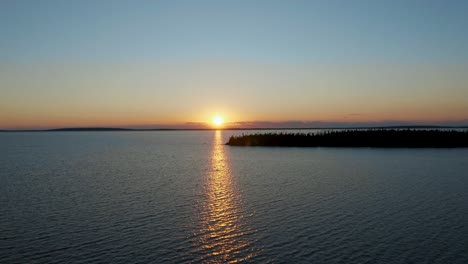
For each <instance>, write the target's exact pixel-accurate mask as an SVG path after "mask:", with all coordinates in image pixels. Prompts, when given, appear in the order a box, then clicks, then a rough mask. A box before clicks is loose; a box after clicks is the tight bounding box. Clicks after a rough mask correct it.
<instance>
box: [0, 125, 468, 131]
mask: <svg viewBox="0 0 468 264" xmlns="http://www.w3.org/2000/svg"><path fill="white" fill-rule="evenodd" d="M389 128H468V125H461V126H447V125H394V126H392V125H390V126H335V127H225V128H222V127H220V128H124V127H61V128H51V129H0V132H87V131H89V132H112V131H113V132H125V131H129V132H131V131H141V132H144V131H210V130H213V131H215V130H312V129H389Z"/></svg>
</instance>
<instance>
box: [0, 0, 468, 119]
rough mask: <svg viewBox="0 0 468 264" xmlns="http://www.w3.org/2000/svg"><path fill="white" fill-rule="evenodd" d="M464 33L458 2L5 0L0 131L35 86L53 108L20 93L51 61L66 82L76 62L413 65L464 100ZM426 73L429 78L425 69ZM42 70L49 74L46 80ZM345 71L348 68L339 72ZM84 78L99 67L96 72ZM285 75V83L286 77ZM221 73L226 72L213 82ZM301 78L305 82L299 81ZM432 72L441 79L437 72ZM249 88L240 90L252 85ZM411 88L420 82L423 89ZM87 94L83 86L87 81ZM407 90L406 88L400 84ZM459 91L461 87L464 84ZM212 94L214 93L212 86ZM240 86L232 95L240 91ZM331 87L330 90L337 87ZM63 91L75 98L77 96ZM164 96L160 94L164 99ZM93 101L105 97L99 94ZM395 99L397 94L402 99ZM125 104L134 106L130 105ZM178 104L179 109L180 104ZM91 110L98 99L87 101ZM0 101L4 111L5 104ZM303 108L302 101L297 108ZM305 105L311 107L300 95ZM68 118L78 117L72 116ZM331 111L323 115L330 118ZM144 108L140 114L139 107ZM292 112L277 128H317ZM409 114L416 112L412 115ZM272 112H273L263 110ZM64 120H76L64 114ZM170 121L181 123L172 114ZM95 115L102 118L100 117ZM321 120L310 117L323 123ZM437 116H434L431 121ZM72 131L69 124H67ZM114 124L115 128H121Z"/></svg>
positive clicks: (466, 14) (464, 7)
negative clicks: (289, 123)
mask: <svg viewBox="0 0 468 264" xmlns="http://www.w3.org/2000/svg"><path fill="white" fill-rule="evenodd" d="M467 32H468V1H429V0H426V1H378V0H373V1H371V0H369V1H344V0H343V1H330V0H327V1H294V0H292V1H276V0H270V1H253V0H249V1H190V0H187V1H174V0H171V1H99V0H97V1H85V0H80V1H66V0H63V1H47V0H41V1H22V0H16V1H13V0H5V1H1V2H0V67H1V68H0V70H2V72H0V74H1V73H3V75H7V74H8V75H9V76H17V78H16V77H15V78H16V79H15V78H13V77H10V79H11V80H7V81H5V80H4V81H0V85H1V86H0V89H1V90H0V91H2V90H3V91H2V92H3V93H4V94H6V95H8V96H9V97H11V98H10V99H11V100H18V101H17V103H15V104H14V103H11V100H10V99H8V98H7V99H8V100H9V101H10V103H9V105H10V106H9V108H7V109H3V110H4V112H8V113H9V114H8V116H6V115H7V114H3V116H0V118H1V119H0V122H3V123H4V124H6V123H8V124H10V123H14V122H13V121H14V120H24V121H22V122H20V123H21V125H22V126H27V124H26V123H25V122H27V120H29V119H27V118H26V117H24V116H26V115H28V113H26V112H25V111H26V110H25V111H23V112H22V114H20V113H19V112H17V111H16V110H15V109H14V108H15V107H19V106H18V105H19V104H21V103H20V101H22V100H21V99H23V97H22V96H26V95H24V93H32V94H34V92H32V91H33V90H35V91H36V93H37V90H38V89H39V90H41V91H42V93H43V94H45V95H50V96H49V97H47V98H49V99H47V98H46V97H45V98H44V100H50V105H51V106H47V107H49V108H50V107H53V104H54V100H57V97H54V96H55V95H56V93H55V92H54V91H52V90H50V88H49V87H50V86H51V85H50V84H49V83H48V82H45V81H44V82H38V85H36V86H34V85H31V83H35V82H36V79H35V78H36V77H34V76H35V74H36V75H37V71H38V70H40V71H41V76H48V77H50V78H54V76H55V75H54V72H56V71H57V69H55V70H54V69H53V67H57V66H56V65H57V64H59V65H61V66H60V67H59V68H60V70H64V71H66V70H67V69H68V73H67V74H70V75H73V72H75V73H76V71H77V69H76V67H77V66H76V65H80V66H79V67H84V68H93V67H98V66H96V65H100V66H99V67H104V68H105V67H114V66H115V65H120V66H122V65H125V67H127V66H128V65H132V66H131V67H136V68H138V66H135V65H156V64H157V65H158V66H157V67H162V66H161V65H163V66H164V65H187V64H188V65H191V66H190V67H188V69H185V71H184V70H180V69H177V70H174V71H173V72H172V74H173V75H177V73H180V74H181V75H184V76H185V75H187V74H189V75H190V73H193V72H194V70H193V69H194V68H195V69H198V66H197V64H198V63H202V64H204V65H205V66H204V67H205V68H204V70H205V71H208V72H209V71H210V70H213V71H215V70H218V68H217V67H218V66H216V67H215V68H210V67H214V66H206V64H210V63H214V64H216V65H218V64H219V63H221V64H223V65H225V64H228V66H226V67H224V71H225V72H229V71H231V70H232V67H234V68H236V70H233V71H234V72H236V73H238V72H239V71H242V68H247V69H250V68H253V69H254V70H255V69H258V65H275V67H277V68H278V67H279V68H281V67H287V68H288V67H289V68H288V70H291V69H294V68H297V67H300V68H301V69H304V67H305V68H307V67H313V68H317V67H319V68H320V67H321V65H326V67H343V66H346V67H349V68H351V69H352V68H354V65H358V67H359V65H361V66H362V65H364V66H365V67H368V66H369V65H384V66H385V67H384V68H385V69H386V70H385V71H388V69H389V68H390V69H391V68H392V67H397V68H398V69H399V70H398V71H401V72H403V73H401V74H404V70H401V69H402V68H405V67H408V65H416V66H414V67H416V68H412V69H413V70H415V71H418V69H419V68H418V67H423V69H422V70H421V71H422V72H428V73H431V72H432V71H433V69H432V68H434V67H435V68H437V69H438V68H444V66H446V65H448V66H449V67H452V68H453V67H455V72H459V74H458V75H457V76H455V77H453V78H452V77H450V82H449V83H448V84H451V83H452V81H453V82H454V83H456V84H457V85H454V86H456V87H450V85H449V87H445V89H447V91H448V93H449V94H450V92H451V91H452V94H456V95H457V96H459V95H464V93H463V91H460V89H461V88H460V86H464V85H466V84H467V83H466V79H463V75H464V74H463V72H466V69H467V67H466V65H467V62H468V48H467V47H468V33H467ZM50 65H55V66H50ZM83 65H84V66H83ZM232 65H235V66H232ZM239 65H241V66H239ZM256 65H257V66H256ZM421 65H422V66H421ZM427 67H429V68H431V69H430V70H427ZM238 68H241V70H239V69H238ZM47 69H49V70H48V71H47ZM262 69H263V67H262ZM437 69H436V70H435V71H437ZM288 70H286V72H287V71H288ZM44 71H45V72H44ZM345 71H349V69H348V70H345ZM95 72H98V70H97V69H96V71H95ZM113 72H114V71H110V72H107V73H103V74H102V75H101V76H99V78H101V79H106V78H111V76H112V73H113ZM117 72H118V71H117ZM278 72H279V73H278ZM314 72H317V71H314ZM319 72H320V71H319ZM460 72H461V73H460ZM90 74H91V73H89V72H88V73H86V72H85V73H82V75H80V76H78V75H76V74H75V75H74V76H72V77H70V78H71V79H73V80H75V81H79V80H81V79H89V78H88V77H89V75H90ZM243 74H245V72H244V73H243ZM276 74H280V75H281V74H282V71H281V70H278V69H276V70H273V71H268V74H266V75H268V76H270V77H271V76H273V77H274V76H275V75H276ZM284 74H285V76H286V75H287V73H284ZM340 74H342V73H341V71H340V70H336V72H335V75H334V76H332V77H330V78H338V79H339V78H340ZM20 75H23V76H24V78H26V79H28V78H29V79H30V81H29V82H28V83H29V84H24V83H21V82H20V84H21V89H22V90H21V91H22V92H21V93H23V94H20V92H18V91H15V90H14V89H13V88H11V87H13V86H15V85H13V84H12V83H16V84H18V82H17V81H18V80H17V79H18V78H20V77H18V76H20ZM151 75H152V74H151V73H148V74H147V75H145V76H138V78H141V79H145V80H151V78H153V77H151ZM225 75H227V74H226V73H225V74H224V75H223V74H221V75H220V76H225ZM241 75H242V74H241ZM304 75H307V74H306V73H304ZM397 75H398V74H397ZM442 75H443V76H446V74H442ZM171 76H172V75H171ZM236 76H237V75H236ZM375 76H380V75H379V74H377V75H373V76H371V77H370V78H369V80H370V79H373V78H376V77H375ZM398 76H399V75H398ZM270 77H268V78H270ZM80 78H81V79H80ZM135 78H137V77H135ZM171 78H176V77H171ZM236 78H237V77H236ZM258 78H260V77H258ZM289 78H292V79H294V78H295V77H294V76H293V75H290V77H289ZM441 78H443V77H441ZM460 78H461V79H460ZM273 79H274V78H273ZM273 79H272V80H273ZM228 81H232V80H228V79H226V80H224V81H223V80H218V82H221V83H222V82H228ZM255 81H257V82H258V81H259V80H258V79H257V80H255ZM255 81H254V82H250V84H252V83H255ZM363 81H364V82H366V83H368V82H369V81H368V79H365V80H363V79H362V78H361V79H360V81H359V82H356V85H355V86H356V87H354V88H348V87H345V84H344V83H343V84H342V89H344V90H346V89H354V90H353V91H349V90H347V91H348V92H349V93H354V92H356V93H359V92H362V93H364V92H363V91H361V90H359V88H357V86H359V85H360V83H362V82H363ZM409 81H410V82H411V81H412V80H409ZM103 82H104V84H103ZM129 82H130V81H129ZM205 82H208V81H205ZM272 82H274V81H272ZM421 83H422V84H421V85H424V82H421ZM388 84H389V85H387V86H386V87H387V88H388V87H389V86H391V85H393V84H392V83H391V82H390V83H388ZM18 85H19V84H18ZM28 85H29V88H28V87H27V86H28ZM87 85H92V84H90V83H88V84H87ZM99 85H100V86H111V85H112V82H111V81H109V82H107V83H106V82H105V81H101V83H99ZM395 85H399V86H398V87H396V89H397V90H399V91H402V90H404V86H405V85H406V83H403V84H401V83H400V84H395ZM62 86H63V89H65V90H66V89H70V90H71V89H79V86H76V85H73V86H70V87H69V88H67V85H62ZM337 86H339V85H337ZM351 86H352V85H351ZM177 87H178V89H179V93H181V94H182V93H197V92H198V90H197V88H196V87H191V88H187V87H185V88H181V85H178V86H177ZM314 87H316V86H314ZM407 88H408V89H412V88H411V87H407ZM465 88H466V89H468V87H467V86H465ZM97 89H100V88H97ZM109 89H111V88H109ZM119 89H120V90H119ZM119 89H116V92H117V93H118V92H119V91H121V90H124V88H119ZM128 89H130V87H128ZM132 89H134V87H132ZM148 89H150V88H148V87H147V88H145V89H142V90H141V91H140V94H141V96H142V98H143V97H144V94H145V93H146V92H147V91H148ZM213 89H215V88H213ZM218 89H222V88H219V87H218ZM239 89H240V90H241V91H242V88H239ZM249 89H250V88H249ZM253 89H255V88H253ZM259 89H262V88H259ZM274 89H280V88H274ZM284 89H286V88H284ZM287 89H290V90H292V91H293V92H292V94H294V93H295V91H296V92H297V93H298V94H299V93H300V92H301V91H309V90H310V89H311V88H310V87H308V86H307V85H305V83H301V84H297V85H295V86H294V85H288V88H287ZM336 89H340V88H338V87H336ZM368 89H369V90H371V89H372V87H370V86H369V87H368ZM382 89H383V88H382ZM434 89H441V87H439V88H437V87H435V88H433V89H432V90H434ZM85 90H86V89H85ZM176 90H177V89H176ZM62 92H63V91H62ZM70 92H71V93H72V94H73V93H77V92H76V91H70ZM214 92H215V90H211V91H206V90H204V91H203V93H207V94H210V93H214ZM121 93H122V94H121V96H122V97H125V96H126V95H127V94H128V93H129V91H126V92H125V91H121ZM63 94H67V92H63ZM166 94H167V91H164V90H163V89H162V88H158V87H153V90H152V91H151V95H152V96H155V97H157V96H158V95H160V96H162V95H164V96H166ZM221 94H222V93H221ZM306 94H307V93H306ZM440 94H442V91H439V93H435V94H434V95H435V96H440ZM171 95H172V94H169V97H171ZM94 96H95V97H96V96H97V98H101V97H102V98H104V97H103V95H101V94H95V95H94ZM310 96H312V95H310ZM363 96H364V95H363ZM401 96H404V95H403V94H401ZM323 97H324V99H325V100H330V104H329V105H330V107H331V105H335V104H337V103H338V102H337V101H336V100H335V101H333V100H332V99H330V98H328V99H327V96H326V95H325V94H324V95H323ZM374 97H375V98H372V100H374V101H375V100H378V99H379V98H378V95H377V93H376V94H375V95H374ZM5 98H6V97H3V99H0V103H2V100H7V99H5ZM50 98H55V99H50ZM282 98H283V99H287V100H289V101H290V102H291V104H293V103H294V102H295V101H296V100H299V99H302V98H297V97H290V98H289V97H287V96H286V97H284V96H283V97H282ZM450 98H451V97H448V98H447V99H446V100H445V101H447V102H450ZM315 99H316V98H315ZM455 99H456V98H455ZM63 100H65V101H67V100H73V98H67V97H66V96H64V97H63V98H59V101H63ZM76 100H79V99H76ZM83 100H85V99H83ZM103 100H104V99H103ZM135 100H139V98H136V99H135ZM184 100H188V101H189V100H190V98H186V99H184ZM277 100H280V98H278V99H274V98H273V99H272V101H271V102H269V101H268V100H266V101H265V100H264V102H263V104H269V103H271V105H272V109H273V107H283V106H282V105H275V102H276V101H277ZM458 100H461V99H458ZM23 101H25V100H23ZM26 101H28V102H29V101H32V100H26ZM156 101H157V100H156ZM299 101H301V100H299ZM15 102H16V101H15ZM74 102H75V101H74ZM98 102H99V100H98V99H97V102H96V103H98ZM184 102H185V101H182V102H181V103H184ZM209 102H211V101H209ZM301 102H302V101H301ZM464 102H465V101H456V102H455V104H457V105H462V104H463V103H464ZM3 103H4V105H5V104H6V102H3ZM302 103H303V104H306V102H302ZM312 103H314V101H313V100H312V98H311V104H312ZM44 105H46V104H44ZM77 105H78V103H77ZM224 105H228V106H229V105H234V106H235V107H239V106H237V105H235V104H233V103H230V102H228V101H227V102H224ZM429 105H430V103H428V104H426V106H425V107H429ZM4 107H7V106H4ZM47 107H46V106H34V105H32V106H31V111H36V112H41V111H42V112H43V114H42V115H40V116H38V118H39V119H40V120H42V121H44V120H48V119H51V118H49V117H48V113H49V112H54V111H56V109H52V108H50V109H49V108H47ZM195 107H196V106H194V108H195ZM421 107H423V106H421ZM26 108H28V107H26ZM246 108H248V109H252V111H253V109H255V107H254V106H249V105H247V106H246ZM260 108H261V109H260V110H261V111H263V112H262V113H263V114H262V115H255V114H251V115H249V116H246V117H242V116H239V114H237V115H236V114H233V116H235V118H236V119H238V120H235V121H243V120H259V119H262V121H264V119H268V111H269V110H268V107H266V106H265V107H260ZM34 109H35V110H34ZM112 109H113V108H112V107H111V106H109V108H106V111H109V112H111V111H112ZM115 109H118V106H115ZM457 109H458V110H456V109H454V110H453V111H458V112H457V114H456V115H453V116H451V117H449V116H448V117H447V119H450V120H452V119H457V118H458V119H460V118H462V119H463V118H464V117H465V115H466V114H468V110H467V109H464V108H463V109H459V108H457ZM75 110H76V111H77V112H80V111H81V110H80V109H75ZM225 110H226V109H224V110H222V111H225ZM335 110H336V109H335ZM335 110H334V112H336V111H337V110H336V111H335ZM354 110H357V111H359V109H357V108H356V109H355V108H352V110H351V109H350V110H345V111H344V114H348V112H349V111H354ZM70 111H71V112H73V111H72V110H70ZM144 111H151V110H150V109H149V108H145V110H144ZM154 111H155V112H165V111H167V112H171V113H173V111H174V109H172V108H170V107H169V108H164V107H163V108H155V110H154ZM184 111H185V110H184ZM187 111H189V112H191V111H193V110H187ZM207 111H208V110H207ZM236 111H238V110H237V109H232V108H231V109H228V110H226V112H236ZM299 111H302V112H301V113H303V112H304V111H313V109H305V108H301V109H299V108H298V109H293V108H291V111H290V112H291V114H290V116H285V117H282V119H286V120H298V119H297V118H296V116H299V117H300V120H304V121H307V120H316V118H315V116H314V115H313V114H311V115H309V116H307V115H304V114H301V115H294V113H299ZM420 111H423V110H421V109H420ZM453 111H452V112H453ZM464 111H466V112H464ZM137 112H138V111H137ZM271 112H272V115H273V114H274V113H273V112H274V111H273V110H272V111H271ZM286 112H287V111H286ZM145 113H146V112H145ZM135 114H137V113H135ZM142 114H143V113H142ZM390 114H391V111H390V112H388V113H387V114H386V115H382V117H381V118H377V117H376V118H373V119H372V120H377V119H378V120H383V119H388V118H391V117H389V116H391V115H390ZM70 115H71V116H75V114H74V113H71V114H70ZM76 115H78V114H76ZM180 115H181V116H182V115H183V111H182V110H181V112H180ZM325 116H327V115H326V114H323V113H322V117H323V118H325ZM103 118H105V117H104V116H103ZM115 118H117V117H115ZM148 118H150V117H148ZM323 118H318V119H321V120H322V119H323ZM395 118H397V117H395ZM154 119H155V120H154V123H155V124H156V123H158V120H159V119H160V117H159V116H157V115H156V116H154ZM195 119H196V120H195ZM201 119H202V118H201V117H191V118H189V120H186V121H187V122H191V121H203V120H201ZM271 119H272V120H273V119H275V118H271ZM397 119H398V118H397ZM426 119H427V118H426ZM429 119H430V118H429ZM438 119H443V118H442V117H438ZM466 119H468V116H466ZM71 120H73V118H71ZM80 120H81V121H83V120H84V119H83V120H82V119H80ZM103 120H104V119H103ZM174 120H175V121H177V122H182V121H183V120H184V118H183V117H180V118H174ZM233 121H234V120H233ZM335 121H336V120H335ZM152 122H153V121H152ZM164 122H166V121H164ZM75 123H76V122H75ZM75 123H73V122H71V123H70V125H73V124H75ZM104 123H105V122H104ZM124 123H125V122H122V124H124ZM64 124H65V123H64ZM76 124H78V123H76ZM1 125H2V124H0V126H1ZM3 126H4V127H6V126H7V125H3Z"/></svg>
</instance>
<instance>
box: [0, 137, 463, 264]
mask: <svg viewBox="0 0 468 264" xmlns="http://www.w3.org/2000/svg"><path fill="white" fill-rule="evenodd" d="M240 133H242V131H166V132H46V133H42V132H41V133H1V134H0V263H103V262H104V263H203V262H206V263H229V262H231V263H234V262H240V261H245V262H258V263H286V262H291V263H468V149H467V148H460V149H375V148H262V147H257V148H253V147H252V148H242V147H229V146H225V145H223V143H225V142H226V141H227V140H228V137H229V136H231V135H233V134H240ZM248 133H249V132H248Z"/></svg>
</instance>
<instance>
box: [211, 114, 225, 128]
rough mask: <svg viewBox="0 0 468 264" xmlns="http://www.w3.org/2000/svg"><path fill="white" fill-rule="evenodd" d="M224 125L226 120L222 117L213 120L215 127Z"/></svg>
mask: <svg viewBox="0 0 468 264" xmlns="http://www.w3.org/2000/svg"><path fill="white" fill-rule="evenodd" d="M223 123H224V120H223V118H222V117H220V116H215V117H214V118H213V124H214V125H215V126H221V125H222V124H223Z"/></svg>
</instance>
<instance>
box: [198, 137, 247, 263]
mask: <svg viewBox="0 0 468 264" xmlns="http://www.w3.org/2000/svg"><path fill="white" fill-rule="evenodd" d="M215 133H216V134H215V138H214V144H213V151H212V156H211V169H210V173H209V174H208V175H207V178H206V179H205V181H206V183H205V184H206V185H205V188H204V192H205V193H204V194H203V196H204V197H205V199H204V200H203V201H201V203H200V208H199V211H198V216H199V219H200V230H199V233H198V234H195V235H196V236H197V238H198V239H197V242H196V248H197V249H198V251H199V252H198V254H197V255H198V256H199V257H200V259H199V261H201V262H208V263H237V262H242V261H245V260H248V259H250V258H252V257H253V256H254V255H255V251H254V249H253V248H252V245H251V244H252V241H250V240H249V239H248V238H247V236H248V235H249V234H250V233H252V232H253V231H252V230H251V229H249V228H248V227H247V226H246V219H244V217H245V212H244V211H243V210H242V209H243V206H242V201H241V196H240V193H239V190H238V189H237V188H236V184H235V182H234V179H233V177H232V174H231V172H230V167H229V163H228V159H227V157H226V153H225V149H224V148H225V146H224V145H223V142H222V134H221V133H222V132H221V131H216V132H215Z"/></svg>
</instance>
